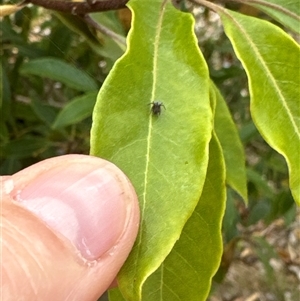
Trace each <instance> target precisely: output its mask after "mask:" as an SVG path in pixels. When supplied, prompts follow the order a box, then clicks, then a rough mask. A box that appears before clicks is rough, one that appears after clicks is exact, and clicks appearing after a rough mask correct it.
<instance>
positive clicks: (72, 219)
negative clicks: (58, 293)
mask: <svg viewBox="0 0 300 301" xmlns="http://www.w3.org/2000/svg"><path fill="white" fill-rule="evenodd" d="M108 164H109V163H108ZM106 167H107V165H105V164H104V165H102V166H100V167H99V168H96V167H95V166H94V165H88V166H87V164H86V162H85V164H80V162H78V163H77V164H75V163H74V164H71V165H66V166H64V167H57V166H56V167H55V168H53V169H50V170H47V171H45V172H43V173H42V174H41V175H39V176H38V177H37V178H36V179H34V180H33V182H32V183H30V184H29V185H28V186H26V187H24V188H23V189H22V191H21V192H18V193H16V194H15V196H14V199H15V200H16V201H17V202H19V203H20V204H21V205H22V206H24V207H26V208H27V209H28V210H29V211H31V212H33V213H34V214H35V215H37V216H38V217H39V218H41V219H42V220H43V221H44V222H45V223H46V224H47V226H49V227H50V228H51V229H53V230H54V231H57V232H59V233H60V234H62V235H63V236H64V237H66V238H67V239H68V240H69V241H70V242H71V243H72V244H73V245H74V246H75V247H76V248H77V249H78V250H79V251H80V253H81V254H82V256H83V257H84V258H86V259H88V260H96V259H98V258H99V257H101V256H102V255H103V254H105V253H106V252H111V250H113V247H114V245H115V244H116V243H117V241H118V240H119V238H120V236H121V235H122V233H123V230H124V227H125V224H126V220H127V214H128V212H127V211H128V210H127V207H128V200H127V195H125V194H126V193H128V192H126V191H123V190H124V189H126V187H128V185H123V184H124V183H122V181H124V180H126V178H125V177H119V176H118V172H120V171H117V169H116V168H115V167H114V168H106ZM7 186H8V187H7V189H8V190H10V189H11V188H12V187H11V186H10V185H9V184H7ZM124 187H125V188H124Z"/></svg>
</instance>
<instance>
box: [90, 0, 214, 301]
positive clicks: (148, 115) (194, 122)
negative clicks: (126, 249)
mask: <svg viewBox="0 0 300 301" xmlns="http://www.w3.org/2000/svg"><path fill="white" fill-rule="evenodd" d="M130 7H131V9H132V11H133V24H132V28H131V32H130V34H129V37H128V41H127V44H128V49H127V52H126V53H125V55H124V56H123V57H122V58H121V59H120V60H119V61H118V62H117V64H116V65H115V66H114V69H113V70H112V71H111V72H110V74H109V76H108V78H107V80H106V82H105V83H104V85H103V86H102V88H101V91H100V93H99V96H98V100H97V104H96V106H95V110H94V115H93V120H94V122H93V127H92V132H91V134H92V137H91V154H92V155H96V156H101V157H103V158H105V159H108V160H110V161H112V162H114V163H115V164H116V165H117V166H119V167H120V168H121V169H122V170H123V171H124V172H125V173H126V174H127V175H128V177H129V179H130V180H131V181H132V183H133V185H134V187H135V189H136V192H137V194H138V197H139V201H140V209H141V223H140V231H139V234H138V237H137V240H136V243H135V246H134V248H133V250H132V252H131V254H130V256H129V258H128V260H127V262H126V263H125V265H124V267H123V268H122V270H121V272H120V274H119V278H118V281H119V285H120V289H121V291H122V294H123V295H124V296H125V297H126V299H127V300H139V299H140V297H141V290H142V285H143V283H144V281H145V280H146V279H147V277H149V275H150V274H152V273H153V272H154V271H155V270H156V269H157V268H158V267H159V266H160V264H161V263H162V261H163V260H164V259H165V257H166V256H167V254H168V253H169V252H170V251H171V249H172V247H173V246H174V244H175V242H176V240H177V239H178V238H179V236H180V234H181V231H182V228H183V226H184V224H185V223H186V221H187V220H188V218H189V217H190V215H191V214H192V212H193V210H194V208H195V206H196V205H197V202H198V200H199V198H200V195H201V191H202V188H203V184H204V180H205V174H206V169H207V164H208V144H209V141H210V138H211V131H212V112H211V108H210V103H209V78H208V70H207V66H206V64H205V62H204V60H203V57H202V56H201V54H200V52H199V50H198V47H197V42H196V39H195V36H194V33H193V26H194V22H193V19H192V17H191V16H190V15H189V14H184V13H182V12H180V11H178V10H176V9H175V8H174V7H173V6H172V4H171V3H170V2H169V1H160V0H155V1H140V0H134V1H131V2H130ZM145 15H147V16H149V18H145ZM154 101H161V102H163V104H164V106H165V108H163V107H162V108H161V114H160V115H159V114H157V115H155V114H153V113H152V112H151V108H152V105H151V104H150V103H151V102H154Z"/></svg>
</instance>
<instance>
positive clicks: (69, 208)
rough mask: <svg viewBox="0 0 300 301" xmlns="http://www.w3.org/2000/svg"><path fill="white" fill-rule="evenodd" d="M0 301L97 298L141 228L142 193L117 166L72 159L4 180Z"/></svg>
mask: <svg viewBox="0 0 300 301" xmlns="http://www.w3.org/2000/svg"><path fill="white" fill-rule="evenodd" d="M1 191H2V192H1V194H2V198H1V228H0V231H1V235H2V241H3V242H2V260H1V263H2V267H1V274H2V277H1V292H2V293H1V300H5V301H9V300H24V301H29V300H30V301H33V300H43V301H48V300H51V301H52V300H59V301H65V300H72V301H76V300H80V301H87V300H91V301H94V300H97V298H99V297H100V296H101V295H102V294H103V292H104V291H105V290H106V289H107V288H108V287H109V285H110V284H111V282H112V281H113V280H114V278H115V277H116V275H117V273H118V271H119V270H120V268H121V266H122V265H123V263H124V261H125V260H126V258H127V256H128V254H129V252H130V250H131V248H132V245H133V243H134V240H135V238H136V235H137V231H138V224H139V208H138V201H137V196H136V194H135V192H134V189H133V187H132V186H131V184H130V182H129V180H128V179H127V178H126V176H125V175H124V174H123V173H122V172H121V171H120V170H119V169H118V168H117V167H116V166H115V165H113V164H112V163H109V162H107V161H105V160H102V159H99V158H95V157H91V156H85V155H66V156H61V157H56V158H52V159H48V160H45V161H43V162H40V163H38V164H35V165H33V166H31V167H29V168H26V169H24V170H22V171H20V172H18V173H16V174H14V175H13V176H6V177H2V179H1Z"/></svg>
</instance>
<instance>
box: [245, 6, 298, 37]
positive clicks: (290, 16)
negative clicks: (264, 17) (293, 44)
mask: <svg viewBox="0 0 300 301" xmlns="http://www.w3.org/2000/svg"><path fill="white" fill-rule="evenodd" d="M247 4H248V5H252V6H254V7H256V8H258V9H260V10H261V11H263V12H265V13H266V14H268V15H269V16H271V17H272V18H274V19H275V20H277V21H278V22H280V23H281V24H283V25H284V26H286V27H287V28H289V29H291V30H293V31H294V32H297V33H300V2H299V0H289V1H287V0H267V1H266V0H250V1H248V2H247Z"/></svg>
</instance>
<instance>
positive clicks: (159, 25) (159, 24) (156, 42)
mask: <svg viewBox="0 0 300 301" xmlns="http://www.w3.org/2000/svg"><path fill="white" fill-rule="evenodd" d="M167 1H168V0H164V1H163V2H162V5H161V8H160V13H159V18H158V22H157V25H156V34H155V39H154V53H153V72H152V74H153V81H152V89H151V100H150V102H153V101H154V100H155V92H156V82H157V61H158V47H159V40H160V36H161V30H162V21H163V16H164V10H165V7H166V4H167ZM149 116H150V117H149V123H148V134H147V146H146V161H145V164H146V165H145V176H144V185H143V186H144V191H143V194H142V203H141V221H143V218H144V214H145V208H146V196H147V191H146V190H147V184H148V174H149V163H150V149H151V137H152V121H153V117H152V114H151V115H149ZM139 233H140V234H139V236H138V239H137V246H136V247H137V255H136V261H135V266H134V274H135V275H136V273H137V266H138V265H137V262H138V260H139V258H140V256H139V255H140V252H141V247H140V246H141V242H142V235H143V223H141V224H140V229H139ZM153 270H155V269H154V268H153ZM142 283H143V282H142ZM139 291H140V290H139Z"/></svg>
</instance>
